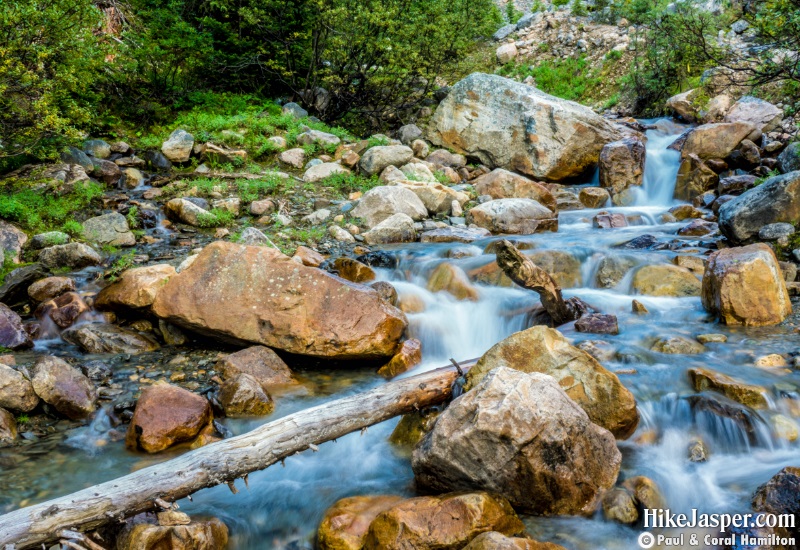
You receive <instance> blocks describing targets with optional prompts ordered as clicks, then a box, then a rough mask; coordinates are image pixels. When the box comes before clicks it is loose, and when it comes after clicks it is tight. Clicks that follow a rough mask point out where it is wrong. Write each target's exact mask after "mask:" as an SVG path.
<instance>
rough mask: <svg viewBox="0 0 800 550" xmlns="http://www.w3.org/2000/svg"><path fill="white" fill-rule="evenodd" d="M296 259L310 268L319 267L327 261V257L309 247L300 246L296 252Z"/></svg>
mask: <svg viewBox="0 0 800 550" xmlns="http://www.w3.org/2000/svg"><path fill="white" fill-rule="evenodd" d="M294 257H295V259H297V260H299V261H300V263H301V264H303V265H307V266H309V267H319V266H320V264H322V262H324V261H325V256H323V255H322V254H320V253H319V252H317V251H316V250H313V249H311V248H308V247H307V246H298V247H297V250H295V252H294Z"/></svg>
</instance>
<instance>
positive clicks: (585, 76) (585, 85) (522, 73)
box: [498, 56, 600, 101]
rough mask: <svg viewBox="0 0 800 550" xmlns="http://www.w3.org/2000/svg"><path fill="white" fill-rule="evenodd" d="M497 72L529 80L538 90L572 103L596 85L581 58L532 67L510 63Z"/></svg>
mask: <svg viewBox="0 0 800 550" xmlns="http://www.w3.org/2000/svg"><path fill="white" fill-rule="evenodd" d="M498 72H499V73H500V74H501V75H503V76H511V77H516V78H519V79H520V80H522V79H525V78H526V77H528V76H532V77H533V79H534V80H535V81H536V87H537V88H539V89H540V90H542V91H544V92H547V93H548V94H552V95H554V96H557V97H561V98H564V99H570V100H573V101H577V100H580V99H582V98H584V97H586V96H587V95H588V94H590V93H591V91H592V89H593V88H595V87H596V86H598V85H599V84H600V80H599V78H598V77H597V76H596V74H595V71H594V70H593V68H592V66H591V65H590V64H589V61H588V60H587V59H586V58H585V57H583V56H581V57H579V58H567V59H553V60H549V61H543V62H541V63H539V64H538V65H536V66H525V65H514V64H511V63H510V64H508V65H506V66H505V67H502V68H501V69H500V70H499V71H498Z"/></svg>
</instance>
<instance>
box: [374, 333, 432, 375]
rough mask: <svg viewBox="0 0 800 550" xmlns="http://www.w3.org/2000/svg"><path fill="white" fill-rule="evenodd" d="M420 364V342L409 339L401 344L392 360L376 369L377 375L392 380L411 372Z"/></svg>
mask: <svg viewBox="0 0 800 550" xmlns="http://www.w3.org/2000/svg"><path fill="white" fill-rule="evenodd" d="M421 362H422V342H420V341H419V340H417V339H416V338H409V339H408V340H406V341H405V342H403V345H402V347H401V348H400V351H398V352H397V354H396V355H395V356H394V357H392V360H391V361H389V362H388V363H386V364H385V365H384V366H382V367H381V368H380V369H378V374H380V375H381V376H384V377H386V378H394V377H395V376H397V375H398V374H403V373H404V372H406V371H409V370H411V369H412V368H414V367H416V366H417V365H419V364H420V363H421Z"/></svg>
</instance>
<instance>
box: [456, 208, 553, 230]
mask: <svg viewBox="0 0 800 550" xmlns="http://www.w3.org/2000/svg"><path fill="white" fill-rule="evenodd" d="M467 222H468V223H474V224H475V225H477V226H478V227H483V228H484V229H488V230H489V231H491V232H492V233H507V234H519V235H529V234H531V233H539V232H541V231H556V230H557V229H558V217H557V215H556V214H554V213H553V211H552V210H550V209H549V208H547V207H545V206H542V204H541V203H539V202H538V201H535V200H533V199H497V200H493V201H488V202H485V203H483V204H481V205H478V206H476V207H474V208H473V209H472V210H470V211H469V212H468V213H467Z"/></svg>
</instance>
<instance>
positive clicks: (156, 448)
mask: <svg viewBox="0 0 800 550" xmlns="http://www.w3.org/2000/svg"><path fill="white" fill-rule="evenodd" d="M212 419H213V416H212V414H211V405H210V404H209V402H208V400H207V399H206V398H205V397H203V396H201V395H197V394H194V393H192V392H190V391H189V390H185V389H183V388H179V387H178V386H173V385H170V384H166V383H158V384H154V385H152V386H148V387H147V388H145V389H144V390H143V391H142V396H141V397H140V398H139V401H138V402H137V403H136V409H135V410H134V412H133V418H132V419H131V423H130V425H129V426H128V433H127V436H126V438H125V444H126V445H127V447H128V449H130V450H132V451H135V450H142V451H145V452H148V453H157V452H160V451H163V450H165V449H167V448H169V447H171V446H173V445H176V444H178V443H183V442H186V441H191V440H192V439H194V438H195V437H197V435H198V434H199V433H200V430H202V429H203V428H205V427H206V426H207V425H208V424H209V423H210V422H211V420H212Z"/></svg>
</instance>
